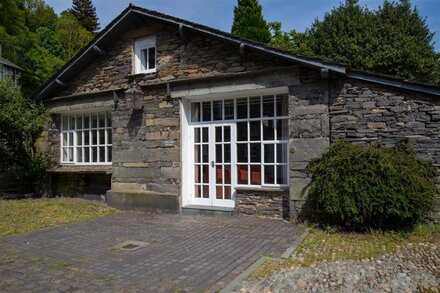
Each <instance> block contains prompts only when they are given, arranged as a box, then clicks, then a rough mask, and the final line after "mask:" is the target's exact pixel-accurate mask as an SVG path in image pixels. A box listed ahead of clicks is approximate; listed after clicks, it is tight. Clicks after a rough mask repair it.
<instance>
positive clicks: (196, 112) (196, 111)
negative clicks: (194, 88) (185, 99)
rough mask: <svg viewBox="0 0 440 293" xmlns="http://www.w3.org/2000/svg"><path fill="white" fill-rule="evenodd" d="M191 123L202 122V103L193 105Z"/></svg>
mask: <svg viewBox="0 0 440 293" xmlns="http://www.w3.org/2000/svg"><path fill="white" fill-rule="evenodd" d="M191 121H192V122H200V103H191Z"/></svg>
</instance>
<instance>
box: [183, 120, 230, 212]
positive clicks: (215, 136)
mask: <svg viewBox="0 0 440 293" xmlns="http://www.w3.org/2000/svg"><path fill="white" fill-rule="evenodd" d="M191 130H192V135H191V137H192V140H193V143H192V146H193V150H194V151H193V160H192V161H193V169H194V192H193V198H192V202H193V204H196V205H205V206H215V207H231V208H233V207H234V196H235V188H234V186H235V176H234V174H235V172H234V170H233V168H234V164H233V162H234V161H235V151H234V149H235V146H234V144H233V143H232V142H233V141H235V127H234V124H232V123H210V124H199V125H195V126H192V127H191Z"/></svg>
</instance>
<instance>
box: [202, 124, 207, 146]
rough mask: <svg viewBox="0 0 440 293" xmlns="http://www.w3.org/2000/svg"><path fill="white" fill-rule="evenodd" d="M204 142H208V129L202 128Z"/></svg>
mask: <svg viewBox="0 0 440 293" xmlns="http://www.w3.org/2000/svg"><path fill="white" fill-rule="evenodd" d="M202 133H203V142H208V127H204V128H202Z"/></svg>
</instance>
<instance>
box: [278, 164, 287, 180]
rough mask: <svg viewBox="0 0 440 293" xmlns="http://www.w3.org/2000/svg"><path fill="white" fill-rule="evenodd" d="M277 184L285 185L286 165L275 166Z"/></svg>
mask: <svg viewBox="0 0 440 293" xmlns="http://www.w3.org/2000/svg"><path fill="white" fill-rule="evenodd" d="M277 184H287V165H282V166H277Z"/></svg>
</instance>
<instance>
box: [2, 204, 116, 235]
mask: <svg viewBox="0 0 440 293" xmlns="http://www.w3.org/2000/svg"><path fill="white" fill-rule="evenodd" d="M114 212H115V209H113V208H110V207H108V206H107V205H105V204H104V203H102V202H95V201H88V200H83V199H79V198H63V197H61V198H46V199H22V200H0V235H11V234H19V233H25V232H30V231H34V230H38V229H41V228H44V227H51V226H56V225H60V224H67V223H73V222H78V221H85V220H88V219H91V218H95V217H100V216H106V215H110V214H112V213H114Z"/></svg>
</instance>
